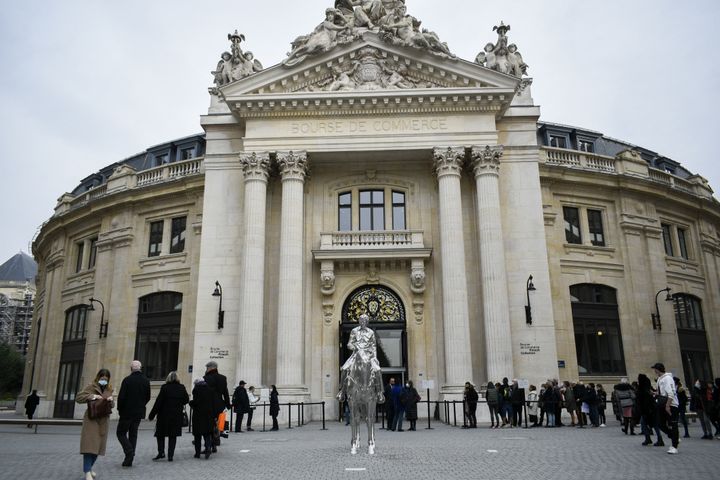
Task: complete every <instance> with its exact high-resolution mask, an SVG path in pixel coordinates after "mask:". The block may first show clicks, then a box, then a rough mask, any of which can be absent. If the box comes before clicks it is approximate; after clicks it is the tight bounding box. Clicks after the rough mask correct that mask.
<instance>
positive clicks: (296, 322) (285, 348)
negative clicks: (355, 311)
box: [277, 152, 307, 393]
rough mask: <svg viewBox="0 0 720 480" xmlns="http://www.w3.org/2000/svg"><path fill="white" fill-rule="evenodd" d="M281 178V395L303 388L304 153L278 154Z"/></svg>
mask: <svg viewBox="0 0 720 480" xmlns="http://www.w3.org/2000/svg"><path fill="white" fill-rule="evenodd" d="M277 163H278V166H279V167H280V176H281V177H282V213H281V217H280V274H279V285H278V290H279V293H278V324H277V325H278V331H277V384H278V387H279V388H281V389H283V390H285V392H292V391H296V393H301V392H303V391H305V390H306V388H304V387H303V385H302V384H303V353H304V351H305V350H304V348H303V344H304V339H305V336H304V334H303V303H304V302H303V223H304V215H303V211H304V209H303V185H304V182H305V174H306V172H307V153H306V152H278V154H277Z"/></svg>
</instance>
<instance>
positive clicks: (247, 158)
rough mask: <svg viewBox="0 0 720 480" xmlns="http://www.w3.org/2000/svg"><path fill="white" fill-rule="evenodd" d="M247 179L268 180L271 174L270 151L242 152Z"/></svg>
mask: <svg viewBox="0 0 720 480" xmlns="http://www.w3.org/2000/svg"><path fill="white" fill-rule="evenodd" d="M240 165H242V170H243V174H244V175H245V181H246V182H248V181H251V180H258V181H262V182H267V181H268V177H269V176H270V154H269V153H268V152H242V153H241V154H240Z"/></svg>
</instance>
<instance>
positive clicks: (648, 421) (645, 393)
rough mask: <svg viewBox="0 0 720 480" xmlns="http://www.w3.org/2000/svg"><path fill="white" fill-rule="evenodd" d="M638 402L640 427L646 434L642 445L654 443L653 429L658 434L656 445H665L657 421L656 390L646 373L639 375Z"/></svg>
mask: <svg viewBox="0 0 720 480" xmlns="http://www.w3.org/2000/svg"><path fill="white" fill-rule="evenodd" d="M636 404H637V411H638V414H639V416H640V429H641V432H642V434H643V435H644V436H645V441H643V443H642V445H651V444H652V443H653V442H652V440H651V439H650V436H651V435H652V431H653V430H655V432H656V434H657V438H656V441H655V446H656V447H664V446H665V442H664V441H663V438H662V434H661V433H660V429H659V428H658V422H657V408H656V406H655V391H654V390H653V388H652V383H651V382H650V378H648V376H647V375H645V374H644V373H641V374H639V375H638V391H637V399H636Z"/></svg>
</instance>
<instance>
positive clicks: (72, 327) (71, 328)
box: [63, 305, 87, 342]
mask: <svg viewBox="0 0 720 480" xmlns="http://www.w3.org/2000/svg"><path fill="white" fill-rule="evenodd" d="M86 323H87V306H85V305H81V306H78V307H73V308H71V309H69V310H68V311H67V312H65V330H64V332H63V342H73V341H76V340H84V339H85V336H86V333H87V332H86Z"/></svg>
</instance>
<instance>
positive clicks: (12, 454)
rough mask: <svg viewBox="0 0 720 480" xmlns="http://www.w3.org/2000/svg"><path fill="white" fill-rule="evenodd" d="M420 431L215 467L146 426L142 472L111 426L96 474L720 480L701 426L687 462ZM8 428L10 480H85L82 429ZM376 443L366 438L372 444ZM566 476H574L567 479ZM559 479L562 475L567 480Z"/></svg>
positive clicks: (3, 464) (260, 440) (233, 443)
mask: <svg viewBox="0 0 720 480" xmlns="http://www.w3.org/2000/svg"><path fill="white" fill-rule="evenodd" d="M426 426H427V425H426V424H425V425H418V431H416V432H410V431H405V432H402V433H401V432H389V431H385V430H378V431H377V435H376V443H377V453H376V455H374V456H370V455H368V454H367V447H364V448H363V449H362V450H361V452H360V453H359V454H358V455H355V456H352V455H350V453H349V436H350V430H349V427H345V425H344V424H340V423H337V422H329V423H328V429H327V430H325V431H323V430H321V427H322V425H321V424H320V423H310V424H308V425H305V426H303V427H296V428H293V429H290V430H289V429H287V428H281V429H280V431H278V432H260V431H255V432H245V433H242V434H230V438H229V439H227V440H224V441H223V444H222V446H221V447H220V449H219V451H218V453H217V454H214V455H213V456H212V457H211V458H210V459H209V460H205V459H194V458H193V453H194V451H193V447H192V445H191V443H190V442H191V437H190V436H189V435H188V434H185V435H183V436H182V438H180V439H178V448H177V450H176V452H175V461H174V462H172V463H168V462H167V461H165V460H161V461H158V462H153V461H152V460H151V458H152V457H153V456H154V455H155V453H156V444H155V439H154V438H153V430H152V428H153V425H152V423H150V422H146V421H144V422H143V424H142V426H141V430H140V435H139V439H138V454H137V455H136V457H135V463H134V465H133V467H132V468H122V467H121V466H120V463H121V461H122V458H123V455H122V450H121V448H120V446H119V444H118V442H117V440H116V438H115V436H114V432H115V429H114V427H115V423H114V422H113V423H112V424H111V434H112V435H111V438H110V439H109V441H108V452H107V455H106V456H104V457H100V458H99V459H98V462H97V463H96V465H95V470H96V472H97V473H98V479H99V480H105V479H152V480H163V479H172V480H182V479H193V480H199V479H222V478H238V477H244V476H248V475H262V476H263V477H264V478H274V479H293V480H302V479H351V480H354V479H358V480H365V479H380V478H382V479H391V478H400V477H403V478H412V479H414V480H415V479H417V480H420V479H455V478H457V479H469V478H472V479H501V480H508V479H513V480H514V479H533V480H538V479H544V478H563V477H564V476H565V475H566V474H567V475H569V472H572V476H573V478H574V480H581V479H603V480H606V479H623V480H624V479H627V478H631V479H633V480H639V479H652V480H659V479H670V478H703V479H714V478H720V474H719V473H718V472H719V471H720V455H719V453H720V441H719V440H713V441H709V440H701V439H700V438H699V437H700V436H701V431H700V427H699V424H697V423H695V424H691V433H690V434H691V435H692V438H689V439H683V440H682V443H681V444H680V454H679V455H674V456H673V455H668V454H666V453H665V452H666V450H667V447H665V448H660V447H652V446H649V447H643V446H641V445H640V443H641V442H642V437H641V436H639V435H638V436H629V435H623V434H622V432H621V431H620V428H619V425H618V424H617V423H616V422H614V421H611V422H610V425H609V426H608V427H607V428H594V429H590V428H587V429H577V428H570V427H566V428H556V429H546V428H534V429H522V428H517V429H500V430H491V429H489V428H488V427H487V425H481V426H480V427H479V428H478V429H468V430H464V429H461V428H457V427H451V426H447V425H443V424H440V423H434V424H433V427H434V429H433V430H425V428H424V427H426ZM38 432H39V433H38V434H33V433H32V430H30V429H27V428H24V427H21V426H8V425H0V445H1V447H0V479H6V478H7V479H11V478H12V479H17V478H21V479H26V478H27V479H48V480H50V479H52V480H55V479H58V480H61V479H77V480H80V479H82V478H83V475H82V461H81V457H80V455H79V454H78V453H77V451H78V447H79V442H80V427H51V426H47V427H42V426H41V427H39V430H38ZM362 439H363V442H365V441H366V437H365V431H363V435H362ZM562 472H566V473H565V474H563V473H562ZM558 474H559V475H560V476H559V477H558Z"/></svg>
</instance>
